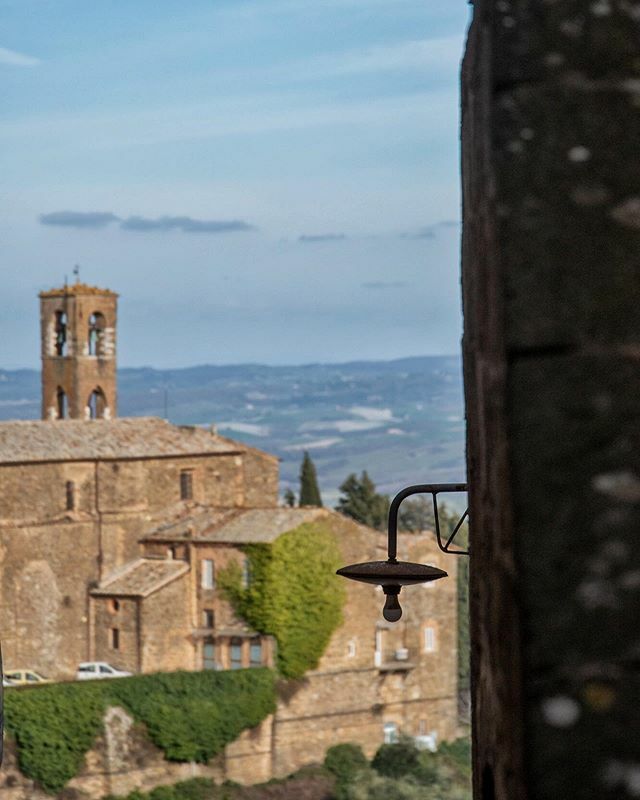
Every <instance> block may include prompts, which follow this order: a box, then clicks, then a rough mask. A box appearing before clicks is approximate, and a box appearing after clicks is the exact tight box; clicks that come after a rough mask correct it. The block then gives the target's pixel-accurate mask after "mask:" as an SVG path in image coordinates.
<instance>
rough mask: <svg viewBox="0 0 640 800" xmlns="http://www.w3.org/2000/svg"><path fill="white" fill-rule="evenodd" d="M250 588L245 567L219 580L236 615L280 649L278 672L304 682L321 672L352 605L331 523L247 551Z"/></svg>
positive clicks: (313, 525) (235, 567) (301, 528)
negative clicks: (308, 674) (244, 576)
mask: <svg viewBox="0 0 640 800" xmlns="http://www.w3.org/2000/svg"><path fill="white" fill-rule="evenodd" d="M244 550H245V553H246V555H247V557H248V558H249V564H250V576H251V579H250V582H249V585H248V586H247V587H243V585H242V575H241V570H240V566H239V565H232V566H230V567H229V568H228V569H227V570H225V571H223V572H222V574H221V575H220V576H219V581H220V585H221V587H222V588H223V589H224V591H225V592H226V594H227V597H228V598H229V599H230V601H231V603H232V604H233V606H234V608H235V610H236V612H237V613H238V614H239V615H240V616H241V617H243V618H244V619H245V620H246V621H247V622H248V624H249V625H251V626H252V627H253V628H255V629H256V630H258V631H260V632H261V633H265V634H270V635H272V636H274V637H275V638H276V641H277V643H278V670H279V672H280V674H281V675H282V676H283V677H285V678H300V677H302V676H303V675H304V673H305V672H307V671H308V670H310V669H314V668H315V667H317V666H318V662H319V660H320V657H321V656H322V654H323V653H324V651H325V649H326V647H327V645H328V643H329V639H330V638H331V635H332V634H333V632H334V631H335V630H336V628H337V627H338V626H339V625H340V623H341V622H342V619H343V617H342V606H343V605H344V602H345V599H346V593H345V589H344V586H343V585H342V583H341V581H340V579H339V578H337V577H336V575H335V571H336V569H337V568H338V567H339V566H341V563H342V556H341V553H340V550H339V548H338V543H337V541H336V536H335V534H334V533H333V532H332V531H331V529H330V528H329V526H328V525H327V523H325V522H322V521H320V522H311V523H306V524H304V525H300V526H299V527H298V528H296V529H294V530H292V531H289V532H288V533H285V534H283V535H282V536H280V537H278V539H276V541H275V542H273V543H272V544H268V545H262V544H260V545H247V546H246V547H245V548H244Z"/></svg>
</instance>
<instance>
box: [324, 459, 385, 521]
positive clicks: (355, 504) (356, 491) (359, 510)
mask: <svg viewBox="0 0 640 800" xmlns="http://www.w3.org/2000/svg"><path fill="white" fill-rule="evenodd" d="M340 491H341V492H342V495H341V496H340V497H339V498H338V505H337V506H336V511H339V512H340V513H341V514H345V515H346V516H347V517H351V518H352V519H355V520H356V521H357V522H361V523H362V524H363V525H369V526H370V527H371V528H378V529H379V530H384V528H385V527H386V524H387V517H388V515H389V496H388V495H386V494H379V493H378V492H377V491H376V485H375V483H374V482H373V481H372V480H371V478H370V477H369V475H368V474H367V472H366V471H364V472H363V473H362V474H361V475H360V477H358V476H357V475H356V474H355V473H354V472H352V473H351V475H349V476H348V477H347V479H346V480H345V481H344V482H343V483H342V484H341V485H340Z"/></svg>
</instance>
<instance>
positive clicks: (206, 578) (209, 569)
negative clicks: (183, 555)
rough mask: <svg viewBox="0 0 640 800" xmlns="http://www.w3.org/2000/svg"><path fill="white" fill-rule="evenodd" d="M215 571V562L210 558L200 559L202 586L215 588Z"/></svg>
mask: <svg viewBox="0 0 640 800" xmlns="http://www.w3.org/2000/svg"><path fill="white" fill-rule="evenodd" d="M215 575H216V572H215V564H214V563H213V561H212V560H211V559H210V558H203V559H202V588H203V589H215V588H216V577H215Z"/></svg>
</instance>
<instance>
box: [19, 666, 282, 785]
mask: <svg viewBox="0 0 640 800" xmlns="http://www.w3.org/2000/svg"><path fill="white" fill-rule="evenodd" d="M115 705H119V706H122V707H124V708H125V709H127V710H128V711H129V712H130V713H131V715H132V716H133V717H134V719H136V720H137V721H138V722H141V723H143V724H144V725H146V727H147V731H148V733H149V737H150V739H151V741H152V742H153V743H154V744H155V745H157V746H158V747H159V748H161V749H162V750H163V751H164V754H165V757H166V758H167V759H168V760H170V761H199V762H206V761H208V760H209V759H210V758H211V757H212V756H213V755H215V754H216V753H219V752H220V751H221V750H222V749H223V748H224V747H225V745H227V744H228V743H229V742H232V741H233V740H234V739H236V738H237V737H238V735H239V734H240V733H241V732H242V731H243V730H245V729H246V728H252V727H254V726H255V725H257V724H258V723H259V722H261V721H262V720H263V719H264V718H265V717H266V716H267V715H268V714H270V713H272V712H273V711H275V707H276V697H275V676H274V674H273V672H272V671H271V670H268V669H251V670H234V671H232V672H231V671H229V672H171V673H158V674H155V675H136V676H133V677H131V678H119V679H118V680H109V681H87V682H86V683H84V682H83V683H66V684H51V685H48V686H42V687H37V688H30V689H11V690H9V691H8V692H6V693H5V724H6V728H7V730H8V731H9V733H11V734H12V736H13V737H14V738H15V740H16V743H17V746H18V760H19V766H20V770H21V771H22V772H23V774H25V775H27V776H28V777H30V778H33V779H34V780H37V781H38V782H39V783H40V784H42V786H43V787H44V788H45V789H46V790H47V791H48V792H51V793H55V792H58V791H60V790H61V789H62V788H63V787H64V785H65V784H66V783H67V782H68V781H69V780H71V778H73V777H74V775H76V774H77V773H78V771H79V769H80V767H81V765H82V762H83V758H84V755H85V753H86V752H87V750H89V749H90V748H91V746H92V744H93V742H94V740H95V737H96V736H97V734H98V733H99V732H100V730H101V728H102V717H103V714H104V712H105V710H106V708H107V707H108V706H115Z"/></svg>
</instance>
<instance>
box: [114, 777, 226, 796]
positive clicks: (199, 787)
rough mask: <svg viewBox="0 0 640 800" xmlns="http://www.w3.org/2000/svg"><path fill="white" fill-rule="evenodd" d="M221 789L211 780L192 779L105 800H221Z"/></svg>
mask: <svg viewBox="0 0 640 800" xmlns="http://www.w3.org/2000/svg"><path fill="white" fill-rule="evenodd" d="M221 797H222V794H221V791H220V789H219V788H218V787H217V786H216V785H215V783H214V782H213V781H212V780H211V779H210V778H191V779H190V780H188V781H181V782H180V783H175V784H173V785H172V786H157V787H156V788H155V789H152V790H151V791H150V792H148V793H147V792H141V791H139V790H135V791H133V792H130V793H129V794H128V795H127V796H126V797H115V796H113V795H109V797H105V798H103V800H220V799H221Z"/></svg>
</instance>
